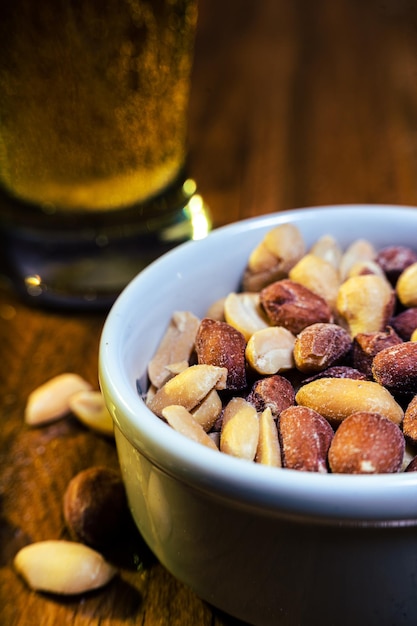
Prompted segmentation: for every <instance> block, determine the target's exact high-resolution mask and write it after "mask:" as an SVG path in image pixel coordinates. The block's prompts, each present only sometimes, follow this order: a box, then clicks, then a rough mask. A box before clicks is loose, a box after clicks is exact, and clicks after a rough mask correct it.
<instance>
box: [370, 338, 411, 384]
mask: <svg viewBox="0 0 417 626" xmlns="http://www.w3.org/2000/svg"><path fill="white" fill-rule="evenodd" d="M372 374H373V376H374V378H375V380H376V381H377V382H378V383H379V384H380V385H383V386H384V387H386V388H387V389H389V390H390V391H392V392H408V393H417V343H415V342H413V341H404V342H403V343H399V344H397V345H393V346H390V347H389V348H385V349H384V350H381V351H380V352H378V353H377V354H376V355H375V357H374V359H373V361H372Z"/></svg>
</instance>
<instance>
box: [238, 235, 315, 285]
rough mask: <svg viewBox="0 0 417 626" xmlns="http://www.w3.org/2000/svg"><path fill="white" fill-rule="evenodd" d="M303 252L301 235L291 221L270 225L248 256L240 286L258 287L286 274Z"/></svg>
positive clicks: (303, 244) (303, 245)
mask: <svg viewBox="0 0 417 626" xmlns="http://www.w3.org/2000/svg"><path fill="white" fill-rule="evenodd" d="M304 254H305V243H304V239H303V237H302V235H301V233H300V231H299V229H298V228H297V227H296V226H295V225H294V224H281V225H279V226H277V227H275V228H272V229H271V230H270V231H268V232H267V233H266V235H265V237H264V239H263V240H262V241H261V242H260V244H259V245H258V246H257V247H256V248H255V249H254V250H253V251H252V253H251V255H250V257H249V260H248V265H247V268H246V271H245V274H244V277H243V289H244V290H245V291H260V290H261V289H262V288H263V287H265V286H266V285H268V284H270V283H272V282H274V281H276V280H279V279H280V278H285V277H286V276H287V275H288V272H289V271H290V269H291V268H292V267H293V266H294V265H295V264H296V263H297V261H299V260H300V259H301V257H302V256H304Z"/></svg>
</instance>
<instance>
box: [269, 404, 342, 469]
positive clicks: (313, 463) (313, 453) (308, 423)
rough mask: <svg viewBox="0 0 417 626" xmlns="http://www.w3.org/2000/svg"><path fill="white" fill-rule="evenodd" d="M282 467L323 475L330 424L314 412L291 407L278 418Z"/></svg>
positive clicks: (330, 431) (331, 434)
mask: <svg viewBox="0 0 417 626" xmlns="http://www.w3.org/2000/svg"><path fill="white" fill-rule="evenodd" d="M279 435H280V441H281V447H282V457H283V466H284V467H287V468H289V469H295V470H304V471H306V472H321V473H326V472H327V471H328V469H327V452H328V449H329V446H330V443H331V441H332V439H333V429H332V427H331V426H330V424H329V422H328V421H327V420H326V419H325V418H324V417H322V416H321V415H320V414H319V413H317V411H314V410H313V409H309V408H308V407H304V406H291V407H289V408H288V409H286V410H285V411H283V412H282V413H281V415H280V417H279Z"/></svg>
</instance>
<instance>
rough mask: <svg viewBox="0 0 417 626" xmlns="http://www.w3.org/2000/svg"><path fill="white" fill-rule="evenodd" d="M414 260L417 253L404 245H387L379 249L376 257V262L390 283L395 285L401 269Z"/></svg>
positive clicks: (416, 257)
mask: <svg viewBox="0 0 417 626" xmlns="http://www.w3.org/2000/svg"><path fill="white" fill-rule="evenodd" d="M416 261H417V254H416V253H415V252H414V250H411V248H407V247H405V246H387V247H386V248H383V249H382V250H379V252H378V253H377V257H376V262H377V263H378V265H379V266H380V267H381V268H382V269H383V270H384V272H385V275H386V277H387V278H388V280H389V281H390V283H391V284H392V285H395V283H396V282H397V280H398V277H399V275H400V274H401V273H402V272H403V270H405V268H406V267H408V266H409V265H412V264H413V263H415V262H416Z"/></svg>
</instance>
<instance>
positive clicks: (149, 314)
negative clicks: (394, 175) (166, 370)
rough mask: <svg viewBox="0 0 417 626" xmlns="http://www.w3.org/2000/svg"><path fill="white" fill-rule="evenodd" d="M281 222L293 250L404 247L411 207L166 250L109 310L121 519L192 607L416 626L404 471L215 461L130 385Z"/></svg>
mask: <svg viewBox="0 0 417 626" xmlns="http://www.w3.org/2000/svg"><path fill="white" fill-rule="evenodd" d="M287 221H291V222H293V223H296V224H297V225H298V227H299V228H300V230H301V231H302V233H303V235H304V237H305V240H306V242H307V244H312V243H313V242H315V241H316V240H317V239H318V237H319V236H321V235H323V234H325V233H331V234H333V235H334V236H336V237H337V239H338V240H339V242H340V243H341V245H343V246H346V245H347V244H349V243H350V242H351V241H353V240H354V239H356V238H358V237H365V238H368V239H370V240H371V241H373V242H374V244H375V245H376V246H378V247H380V246H385V245H390V244H404V245H410V246H412V247H414V248H417V209H414V208H406V207H390V206H375V205H371V206H362V205H361V206H358V205H355V206H346V205H345V206H333V207H322V208H312V209H302V210H296V211H289V212H283V213H278V214H271V215H266V216H264V217H259V218H254V219H249V220H245V221H242V222H239V223H236V224H233V225H231V226H227V227H224V228H221V229H219V230H217V231H214V232H213V233H212V234H211V235H209V237H207V238H206V239H204V240H201V241H198V242H192V243H187V244H184V245H182V246H180V247H179V248H176V249H175V250H174V251H172V252H170V253H168V254H167V255H165V256H164V257H162V258H161V259H159V260H158V261H156V262H154V263H153V264H152V265H151V266H150V267H148V268H147V269H146V270H144V271H143V272H142V273H141V274H140V275H138V276H137V277H136V278H135V279H134V280H133V281H132V282H131V283H130V285H128V287H127V288H126V289H125V290H124V292H123V293H122V294H121V295H120V297H119V298H118V300H117V301H116V303H115V304H114V306H113V308H112V310H111V312H110V314H109V316H108V319H107V321H106V324H105V327H104V330H103V335H102V341H101V347H100V381H101V387H102V390H103V393H104V396H105V398H106V402H107V405H108V407H109V409H110V411H111V414H112V416H113V418H114V422H115V426H116V428H115V431H116V442H117V448H118V455H119V459H120V465H121V469H122V473H123V477H124V481H125V484H126V489H127V494H128V498H129V502H130V506H131V509H132V513H133V516H134V519H135V521H136V523H137V526H138V528H139V530H140V531H141V533H142V535H143V537H144V539H145V540H146V542H147V543H148V544H149V546H150V548H151V549H152V550H153V552H154V553H155V555H156V556H157V558H158V559H159V560H160V561H161V562H162V563H163V564H164V565H165V566H166V568H167V569H168V570H169V571H171V572H172V573H173V574H174V576H176V577H177V578H178V579H180V580H182V581H183V582H185V583H186V584H188V585H189V586H190V587H192V588H193V589H194V590H195V591H196V593H197V594H198V595H199V596H201V597H202V598H203V599H205V600H206V601H208V602H209V603H212V604H213V605H214V606H216V607H218V608H220V609H222V610H224V611H226V612H228V613H230V614H232V615H234V616H236V617H238V618H240V619H242V620H244V621H247V622H249V623H251V624H256V625H257V626H271V625H274V626H275V625H283V626H284V625H285V626H287V625H291V626H296V625H303V626H304V625H310V624H313V625H314V624H321V625H328V624H329V625H330V624H332V625H333V624H334V625H336V624H337V625H338V626H342V625H345V624H346V625H349V626H351V625H354V624H355V625H356V624H358V625H360V626H361V625H362V624H363V625H366V626H373V625H374V624H375V625H378V626H383V625H385V624H386V625H390V626H393V625H394V626H401V625H408V626H410V625H413V626H415V624H417V527H416V526H417V473H402V474H396V475H379V476H374V475H372V476H365V475H362V476H348V475H332V474H328V475H322V474H315V473H307V472H297V471H292V470H281V469H273V468H268V467H265V466H260V465H256V464H254V463H249V462H247V461H242V460H239V459H235V458H232V457H229V456H227V455H225V454H219V453H216V452H215V451H212V450H209V449H207V448H205V447H204V446H200V445H199V444H196V443H194V442H192V441H189V440H188V439H186V438H185V437H183V436H182V435H180V434H178V433H176V432H174V430H172V429H170V428H169V427H168V426H167V425H166V424H164V423H163V422H162V421H161V420H159V419H158V418H157V417H156V416H155V415H153V414H152V413H151V412H150V411H149V410H148V409H147V408H146V406H145V405H144V403H143V401H142V400H141V398H140V395H139V393H138V390H137V381H140V383H139V384H140V385H142V388H145V386H146V382H145V381H146V367H147V363H148V361H149V360H150V358H151V356H152V355H153V353H154V351H155V349H156V347H157V344H158V342H159V340H160V338H161V336H162V335H163V333H164V331H165V328H166V326H167V324H168V321H169V319H170V317H171V314H172V312H173V311H175V310H186V309H187V310H191V311H193V312H194V313H196V314H197V315H200V316H203V315H204V313H205V311H206V309H207V307H208V305H209V304H211V303H212V302H213V301H215V300H217V299H218V298H220V297H222V296H224V295H226V294H227V293H228V292H230V291H232V290H236V289H237V287H238V285H239V281H240V278H241V276H242V272H243V269H244V266H245V264H246V261H247V259H248V255H249V253H250V251H251V250H252V249H253V248H254V247H255V245H256V244H257V243H258V242H259V241H260V240H261V238H262V236H263V235H264V233H265V232H266V231H267V230H268V229H270V228H272V227H273V226H275V225H277V224H281V223H283V222H287Z"/></svg>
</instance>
